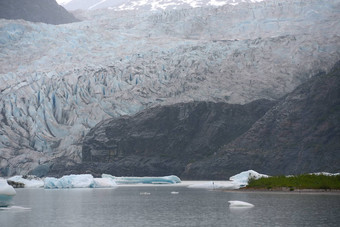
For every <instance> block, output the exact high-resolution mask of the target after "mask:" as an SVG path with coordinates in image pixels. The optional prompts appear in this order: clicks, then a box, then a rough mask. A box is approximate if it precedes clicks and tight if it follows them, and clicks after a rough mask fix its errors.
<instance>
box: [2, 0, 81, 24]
mask: <svg viewBox="0 0 340 227" xmlns="http://www.w3.org/2000/svg"><path fill="white" fill-rule="evenodd" d="M0 18H4V19H10V20H16V19H23V20H27V21H32V22H43V23H46V24H66V23H72V22H76V21H78V20H77V19H76V18H75V17H74V16H73V15H72V14H70V13H69V12H67V11H66V10H65V9H64V8H63V7H62V6H60V5H58V3H57V2H56V1H55V0H15V1H1V2H0Z"/></svg>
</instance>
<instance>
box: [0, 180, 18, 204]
mask: <svg viewBox="0 0 340 227" xmlns="http://www.w3.org/2000/svg"><path fill="white" fill-rule="evenodd" d="M15 195H16V192H15V190H14V188H13V187H12V186H10V185H8V184H7V180H5V179H0V207H7V206H9V205H10V204H11V201H12V198H13V196H15Z"/></svg>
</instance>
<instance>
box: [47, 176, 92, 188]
mask: <svg viewBox="0 0 340 227" xmlns="http://www.w3.org/2000/svg"><path fill="white" fill-rule="evenodd" d="M44 183H45V185H44V188H46V189H55V188H60V189H61V188H94V187H95V181H94V178H93V176H92V175H91V174H80V175H67V176H63V177H62V178H59V179H57V178H54V177H46V178H45V180H44Z"/></svg>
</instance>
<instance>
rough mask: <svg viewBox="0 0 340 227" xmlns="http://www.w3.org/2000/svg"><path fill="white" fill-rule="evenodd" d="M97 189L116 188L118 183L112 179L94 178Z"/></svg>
mask: <svg viewBox="0 0 340 227" xmlns="http://www.w3.org/2000/svg"><path fill="white" fill-rule="evenodd" d="M93 180H94V187H95V188H114V187H117V183H116V182H115V181H114V180H113V179H112V178H94V179H93Z"/></svg>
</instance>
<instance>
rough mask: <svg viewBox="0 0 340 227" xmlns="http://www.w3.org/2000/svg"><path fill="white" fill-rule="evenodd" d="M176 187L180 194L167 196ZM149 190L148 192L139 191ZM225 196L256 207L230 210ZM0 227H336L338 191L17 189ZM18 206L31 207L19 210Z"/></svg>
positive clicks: (339, 220)
mask: <svg viewBox="0 0 340 227" xmlns="http://www.w3.org/2000/svg"><path fill="white" fill-rule="evenodd" d="M172 191H177V192H179V194H177V195H174V194H171V192H172ZM143 192H148V193H150V195H141V194H140V193H143ZM229 200H242V201H246V202H250V203H253V204H254V205H255V207H254V208H251V209H245V210H231V209H229V206H228V201H229ZM14 205H15V206H19V208H13V209H10V210H0V226H1V227H11V226H20V227H23V226H30V227H32V226H34V227H36V226H46V227H50V226H58V227H59V226H72V227H74V226H124V227H125V226H162V227H166V226H339V223H340V195H339V194H292V193H290V194H289V193H251V192H250V193H244V192H222V191H208V190H203V189H188V188H185V187H173V186H172V187H166V186H158V187H157V186H155V187H119V188H116V189H65V190H44V189H18V190H17V196H16V197H15V199H14ZM20 207H24V208H30V210H23V209H20Z"/></svg>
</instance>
